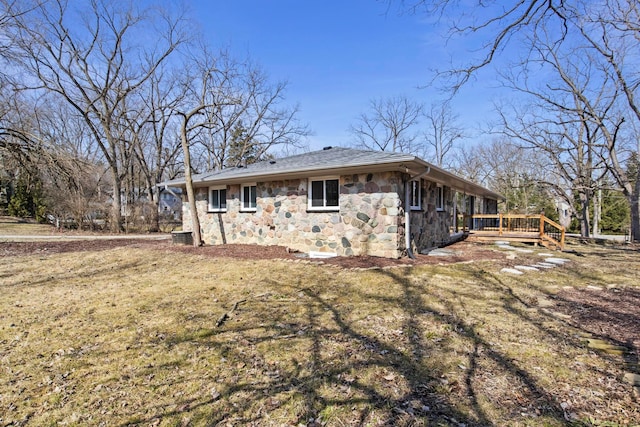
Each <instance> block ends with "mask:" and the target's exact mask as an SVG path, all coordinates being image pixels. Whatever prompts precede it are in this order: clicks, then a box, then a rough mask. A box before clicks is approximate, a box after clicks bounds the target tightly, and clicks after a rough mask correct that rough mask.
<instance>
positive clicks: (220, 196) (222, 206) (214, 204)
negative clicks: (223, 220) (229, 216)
mask: <svg viewBox="0 0 640 427" xmlns="http://www.w3.org/2000/svg"><path fill="white" fill-rule="evenodd" d="M226 210H227V188H226V187H218V188H216V187H210V188H209V212H226Z"/></svg>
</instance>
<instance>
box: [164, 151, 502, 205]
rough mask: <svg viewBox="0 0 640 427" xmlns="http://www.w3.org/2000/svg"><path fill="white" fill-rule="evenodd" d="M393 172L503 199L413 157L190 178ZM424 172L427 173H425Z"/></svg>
mask: <svg viewBox="0 0 640 427" xmlns="http://www.w3.org/2000/svg"><path fill="white" fill-rule="evenodd" d="M390 171H396V172H401V173H405V174H407V175H409V178H408V179H411V177H417V176H422V175H424V176H423V177H424V179H427V180H430V181H433V182H436V183H438V184H441V185H444V186H448V187H451V188H453V189H454V190H455V191H458V192H461V193H464V194H469V195H475V196H482V197H488V198H492V199H496V200H504V197H503V196H502V195H500V194H498V193H495V192H493V191H491V190H488V189H486V188H484V187H482V186H480V185H478V184H475V183H473V182H471V181H468V180H466V179H464V178H461V177H459V176H457V175H454V174H452V173H450V172H447V171H445V170H443V169H441V168H439V167H437V166H434V165H431V164H430V163H427V162H425V161H424V160H422V159H420V158H418V157H415V156H410V155H407V156H404V157H403V158H396V159H395V161H387V162H378V163H362V164H357V163H356V164H349V165H346V166H335V167H331V166H329V167H327V166H317V165H316V166H309V167H305V166H297V167H296V168H295V169H293V170H274V171H264V170H258V171H251V170H245V169H244V168H237V169H236V170H231V171H230V170H225V171H223V173H221V172H212V173H209V174H206V173H205V174H199V175H197V176H195V177H194V179H193V186H194V188H201V187H208V186H215V185H222V184H225V185H233V184H243V183H247V182H265V181H282V180H291V179H303V178H309V177H322V176H332V175H351V174H360V173H372V172H390ZM425 172H426V174H425ZM159 185H161V186H168V187H181V188H184V187H185V186H186V182H185V179H184V178H181V179H176V180H172V181H168V182H164V183H161V184H159Z"/></svg>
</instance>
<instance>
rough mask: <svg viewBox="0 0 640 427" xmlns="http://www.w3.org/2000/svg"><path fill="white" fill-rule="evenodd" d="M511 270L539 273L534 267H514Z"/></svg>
mask: <svg viewBox="0 0 640 427" xmlns="http://www.w3.org/2000/svg"><path fill="white" fill-rule="evenodd" d="M513 268H515V269H517V270H522V271H540V270H538V269H537V268H535V267H532V266H530V265H516V266H514V267H513Z"/></svg>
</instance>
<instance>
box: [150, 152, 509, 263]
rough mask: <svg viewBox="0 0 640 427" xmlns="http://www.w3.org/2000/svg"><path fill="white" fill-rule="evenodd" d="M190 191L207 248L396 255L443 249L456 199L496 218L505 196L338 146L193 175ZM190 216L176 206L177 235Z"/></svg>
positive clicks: (384, 155) (405, 160)
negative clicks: (227, 245)
mask: <svg viewBox="0 0 640 427" xmlns="http://www.w3.org/2000/svg"><path fill="white" fill-rule="evenodd" d="M160 185H162V186H165V185H166V186H168V187H178V188H180V189H184V188H185V181H184V178H181V179H176V180H172V181H168V182H165V183H162V184H160ZM193 185H194V188H195V195H196V196H195V197H196V206H197V212H196V213H195V214H197V215H198V217H199V219H200V226H201V229H202V230H201V231H202V237H203V240H204V242H205V243H206V244H211V245H216V244H224V243H243V244H257V245H282V246H287V247H289V248H291V249H294V250H298V251H302V252H320V253H324V254H326V255H342V256H349V255H374V256H382V257H390V258H399V257H401V256H403V255H407V254H408V255H412V253H413V252H415V251H422V250H426V249H431V248H434V247H438V246H442V245H445V244H447V243H449V242H450V241H451V239H452V230H455V226H454V221H455V218H456V216H457V214H459V213H460V212H456V209H457V208H456V203H455V200H456V195H457V194H462V195H464V196H465V197H466V201H465V203H464V205H465V206H466V208H465V210H467V212H466V213H497V208H498V200H499V199H502V198H503V197H502V196H501V195H499V194H497V193H495V192H493V191H491V190H488V189H486V188H484V187H481V186H479V185H477V184H474V183H472V182H470V181H468V180H466V179H463V178H461V177H459V176H456V175H454V174H452V173H450V172H447V171H445V170H443V169H441V168H438V167H436V166H434V165H431V164H429V163H427V162H426V161H424V160H422V159H420V158H418V157H416V156H413V155H409V154H401V153H389V152H379V151H362V150H354V149H349V148H340V147H326V148H325V149H323V150H320V151H314V152H309V153H304V154H299V155H295V156H290V157H285V158H281V159H275V160H269V161H263V162H259V163H255V164H251V165H248V166H246V167H239V168H229V169H223V170H220V171H214V172H208V173H203V174H198V175H195V176H194V177H193ZM183 194H186V192H183ZM193 214H194V212H191V211H190V208H189V204H188V203H187V201H186V200H183V204H182V220H183V229H184V230H185V231H191V224H192V222H191V215H193Z"/></svg>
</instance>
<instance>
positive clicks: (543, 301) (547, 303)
mask: <svg viewBox="0 0 640 427" xmlns="http://www.w3.org/2000/svg"><path fill="white" fill-rule="evenodd" d="M554 305H556V303H555V302H553V301H551V300H550V299H549V298H546V297H538V307H543V308H548V307H553V306H554Z"/></svg>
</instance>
